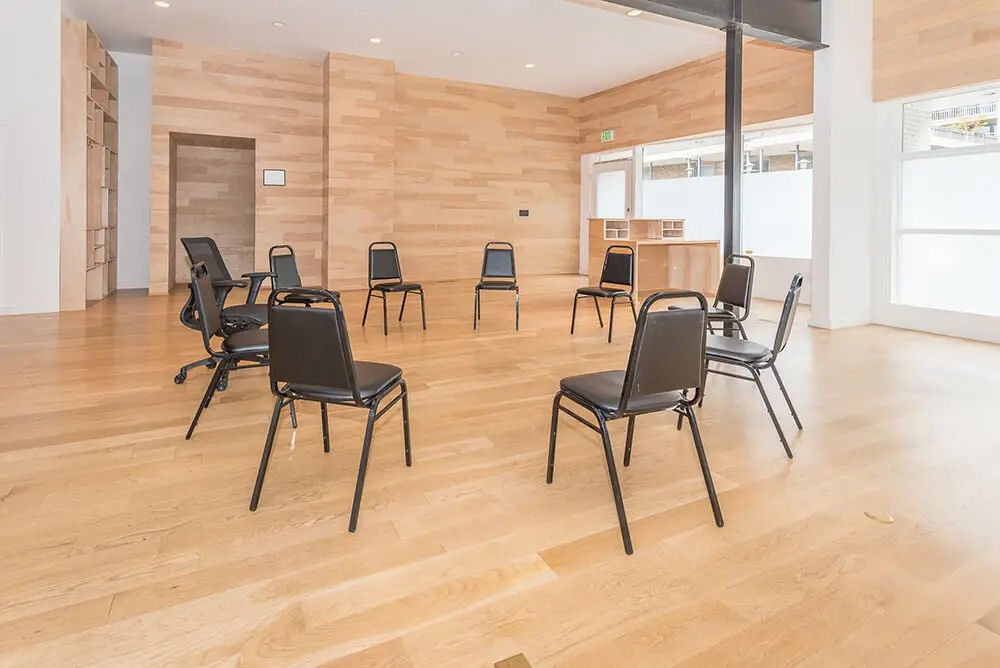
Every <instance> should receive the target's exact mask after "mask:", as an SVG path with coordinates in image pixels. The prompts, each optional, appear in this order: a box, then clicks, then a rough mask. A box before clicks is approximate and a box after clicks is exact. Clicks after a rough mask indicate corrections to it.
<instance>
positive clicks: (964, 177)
mask: <svg viewBox="0 0 1000 668" xmlns="http://www.w3.org/2000/svg"><path fill="white" fill-rule="evenodd" d="M998 183H1000V153H976V154H972V155H957V156H949V157H930V158H920V159H914V160H904V161H903V170H902V189H903V190H902V199H901V208H900V217H899V228H900V229H903V230H906V229H937V230H962V229H965V230H990V229H992V230H996V229H1000V217H998V216H997V215H996V204H995V202H996V192H997V184H998Z"/></svg>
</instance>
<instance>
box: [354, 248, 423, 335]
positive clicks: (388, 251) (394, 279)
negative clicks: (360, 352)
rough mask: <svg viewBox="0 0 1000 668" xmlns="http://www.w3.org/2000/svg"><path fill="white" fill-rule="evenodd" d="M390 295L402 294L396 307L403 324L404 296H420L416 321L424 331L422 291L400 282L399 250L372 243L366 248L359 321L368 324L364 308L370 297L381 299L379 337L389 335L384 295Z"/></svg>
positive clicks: (416, 285)
mask: <svg viewBox="0 0 1000 668" xmlns="http://www.w3.org/2000/svg"><path fill="white" fill-rule="evenodd" d="M390 292H397V293H398V292H402V293H403V303H402V305H401V306H400V307H399V321H400V322H402V321H403V311H404V310H406V297H407V296H408V295H409V294H410V293H411V292H415V293H417V294H418V295H420V319H421V321H422V322H423V325H424V329H427V314H426V312H425V311H424V288H423V287H422V286H421V285H420V284H419V283H404V282H403V271H402V269H400V267H399V251H397V250H396V244H394V243H392V242H391V241H376V242H375V243H373V244H371V245H370V246H368V299H366V300H365V314H364V316H362V318H361V326H362V327H364V326H365V322H367V321H368V305H369V304H370V303H371V301H372V296H375V297H377V298H379V299H381V300H382V334H384V335H386V336H388V335H389V322H388V321H389V316H388V313H387V310H388V306H387V303H386V302H387V301H388V295H389V293H390Z"/></svg>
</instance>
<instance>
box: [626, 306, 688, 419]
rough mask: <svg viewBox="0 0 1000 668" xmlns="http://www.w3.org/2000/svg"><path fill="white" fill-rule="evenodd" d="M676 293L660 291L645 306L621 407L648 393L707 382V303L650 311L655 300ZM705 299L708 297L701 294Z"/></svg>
mask: <svg viewBox="0 0 1000 668" xmlns="http://www.w3.org/2000/svg"><path fill="white" fill-rule="evenodd" d="M673 296H674V295H671V294H670V293H658V294H655V295H652V296H651V297H649V299H647V300H646V302H645V303H644V304H643V306H642V310H641V312H640V314H639V324H638V325H637V327H636V332H635V337H634V338H633V341H632V352H631V354H630V355H629V363H628V368H627V369H626V371H625V384H624V386H623V388H622V399H621V403H620V404H619V407H620V409H623V410H626V411H627V410H628V403H630V402H632V401H634V400H635V399H636V398H638V397H641V396H644V395H650V394H659V393H661V392H677V391H680V390H688V389H693V388H701V387H702V386H703V383H704V374H705V313H706V312H705V309H706V304H705V303H704V302H703V303H702V305H701V308H698V309H682V310H675V311H657V312H655V313H650V312H649V308H650V307H651V306H652V305H653V304H654V303H655V302H657V301H660V300H661V299H667V298H669V297H673ZM692 296H693V295H692ZM699 297H700V295H699ZM702 300H704V297H700V301H702Z"/></svg>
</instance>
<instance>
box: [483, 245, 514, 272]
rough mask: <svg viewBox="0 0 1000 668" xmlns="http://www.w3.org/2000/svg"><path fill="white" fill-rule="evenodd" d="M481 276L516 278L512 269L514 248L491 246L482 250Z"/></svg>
mask: <svg viewBox="0 0 1000 668" xmlns="http://www.w3.org/2000/svg"><path fill="white" fill-rule="evenodd" d="M482 277H483V278H509V279H515V278H517V274H516V273H515V271H514V248H513V247H512V246H511V247H509V248H491V247H487V248H486V250H484V251H483V275H482Z"/></svg>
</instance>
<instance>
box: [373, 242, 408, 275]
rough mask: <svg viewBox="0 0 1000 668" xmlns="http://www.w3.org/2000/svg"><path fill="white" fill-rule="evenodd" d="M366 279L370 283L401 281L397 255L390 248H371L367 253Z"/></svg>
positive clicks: (394, 249)
mask: <svg viewBox="0 0 1000 668" xmlns="http://www.w3.org/2000/svg"><path fill="white" fill-rule="evenodd" d="M368 279H369V280H370V281H379V282H383V281H401V280H402V279H403V272H402V270H401V269H400V267H399V254H398V253H397V252H396V248H395V246H393V247H392V248H372V249H370V250H369V251H368Z"/></svg>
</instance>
